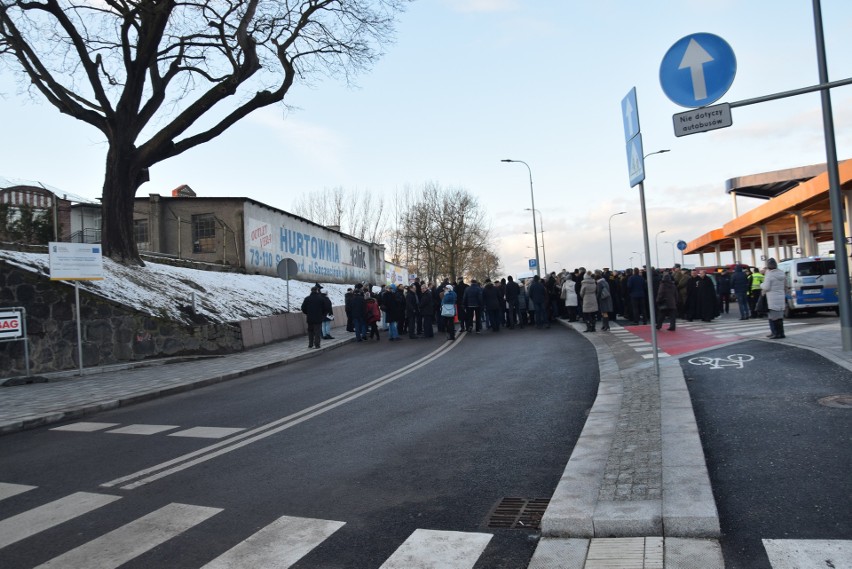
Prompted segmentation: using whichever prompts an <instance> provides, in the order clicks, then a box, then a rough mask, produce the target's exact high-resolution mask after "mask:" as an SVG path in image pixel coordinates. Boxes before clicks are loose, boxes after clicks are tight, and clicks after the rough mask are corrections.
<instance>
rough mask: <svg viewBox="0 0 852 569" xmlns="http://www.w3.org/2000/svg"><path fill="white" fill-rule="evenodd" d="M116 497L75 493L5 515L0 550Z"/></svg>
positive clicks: (0, 535)
mask: <svg viewBox="0 0 852 569" xmlns="http://www.w3.org/2000/svg"><path fill="white" fill-rule="evenodd" d="M120 499H121V496H108V495H106V494H91V493H89V492H76V493H74V494H71V495H69V496H66V497H64V498H60V499H59V500H56V501H53V502H50V503H49V504H45V505H43V506H39V507H38V508H33V509H32V510H28V511H26V512H23V513H21V514H18V515H17V516H12V517H11V518H6V519H5V520H3V521H1V522H0V549H2V548H4V547H6V546H7V545H11V544H13V543H16V542H18V541H21V540H22V539H26V538H28V537H30V536H32V535H35V534H37V533H39V532H41V531H44V530H46V529H50V528H52V527H54V526H57V525H59V524H61V523H63V522H67V521H68V520H70V519H73V518H76V517H77V516H82V515H83V514H86V513H88V512H91V511H92V510H96V509H98V508H100V507H102V506H106V505H107V504H109V503H111V502H115V501H116V500H120ZM69 567H71V565H69Z"/></svg>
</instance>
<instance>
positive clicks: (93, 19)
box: [0, 0, 409, 264]
mask: <svg viewBox="0 0 852 569" xmlns="http://www.w3.org/2000/svg"><path fill="white" fill-rule="evenodd" d="M408 1H409V0H301V1H298V2H293V1H291V0H219V1H215V2H214V1H212V0H198V1H191V0H99V1H95V2H93V1H91V0H2V1H0V63H2V64H5V65H6V66H7V67H8V68H9V69H11V71H12V72H14V73H19V72H23V73H24V74H25V79H27V80H28V81H29V82H30V83H31V85H32V86H33V87H34V88H35V89H36V90H37V91H38V92H40V93H41V95H42V96H44V98H45V99H47V101H48V102H50V103H51V104H52V105H54V106H55V107H56V108H57V109H58V110H59V111H60V112H61V113H63V114H66V115H69V116H71V117H73V118H75V119H77V120H81V121H84V122H86V123H88V124H90V125H92V126H93V127H95V128H96V129H98V130H99V131H100V132H101V133H102V134H103V135H104V137H105V138H106V142H107V152H106V168H105V173H104V185H103V196H102V204H103V216H102V219H103V231H102V237H103V249H104V253H105V254H107V255H108V256H110V257H112V258H113V259H116V260H118V261H122V262H126V263H137V264H142V262H141V260H140V258H139V255H138V251H137V249H136V243H135V240H134V238H133V200H134V197H135V195H136V190H137V189H138V188H139V186H140V185H141V184H143V183H144V182H145V181H147V179H148V169H149V168H150V167H151V166H153V165H154V164H157V163H158V162H161V161H163V160H166V159H168V158H171V157H173V156H177V155H179V154H182V153H183V152H186V151H187V150H189V149H191V148H194V147H196V146H198V145H200V144H204V143H206V142H209V141H211V140H213V139H214V138H216V137H217V136H219V135H220V134H222V133H223V132H225V131H226V130H228V129H229V128H230V127H232V126H233V125H234V124H236V123H237V122H238V121H240V120H241V119H243V118H244V117H245V116H247V115H248V114H249V113H251V112H252V111H255V110H257V109H260V108H262V107H266V106H269V105H272V104H275V103H279V102H281V101H283V100H284V97H285V95H286V94H287V92H288V91H289V90H290V87H291V86H292V85H293V84H294V82H295V81H296V80H297V79H298V80H300V81H306V82H307V81H310V79H311V78H312V77H315V76H318V75H321V74H325V75H330V76H343V77H344V78H345V79H346V80H347V81H348V80H349V79H350V78H351V76H352V75H353V74H355V73H357V72H360V71H362V70H364V69H367V68H368V67H369V66H370V65H371V64H372V63H373V62H374V61H375V60H376V59H377V58H378V57H379V56H380V55H381V49H382V47H383V45H384V44H386V43H387V42H389V41H390V40H392V33H393V25H394V21H395V17H396V15H397V14H398V13H399V12H400V11H401V10H402V9H403V7H404V5H405V4H406V2H408ZM202 117H203V118H204V119H205V120H204V121H201V120H200V119H202Z"/></svg>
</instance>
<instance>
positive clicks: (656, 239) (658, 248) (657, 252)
mask: <svg viewBox="0 0 852 569" xmlns="http://www.w3.org/2000/svg"><path fill="white" fill-rule="evenodd" d="M665 232H666V230H665V229H663V230H661V231H657V234H656V235H654V249H655V252H656V254H657V265H656V268H659V266H660V242H659V240H658V238H659V237H660V233H665Z"/></svg>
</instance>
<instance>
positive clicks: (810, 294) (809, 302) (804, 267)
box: [778, 257, 840, 318]
mask: <svg viewBox="0 0 852 569" xmlns="http://www.w3.org/2000/svg"><path fill="white" fill-rule="evenodd" d="M778 268H779V269H781V270H782V271H784V275H785V281H786V286H785V290H786V299H787V302H786V305H785V307H784V317H785V318H790V317H792V316H793V315H794V314H795V313H796V312H803V311H807V312H817V311H820V310H832V311H834V313H835V314H839V313H840V305H839V302H838V296H837V269H836V268H835V266H834V257H802V258H800V259H786V260H784V261H781V262H780V263H778Z"/></svg>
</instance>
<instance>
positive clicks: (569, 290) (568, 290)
mask: <svg viewBox="0 0 852 569" xmlns="http://www.w3.org/2000/svg"><path fill="white" fill-rule="evenodd" d="M576 284H577V283H576V282H574V279H572V278H571V277H570V276H566V277H565V280H564V281H562V292H561V294H560V295H559V297H560V298H561V299H562V300H564V301H565V308H566V309H567V312H568V321H569V322H576V321H577V288H576Z"/></svg>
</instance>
